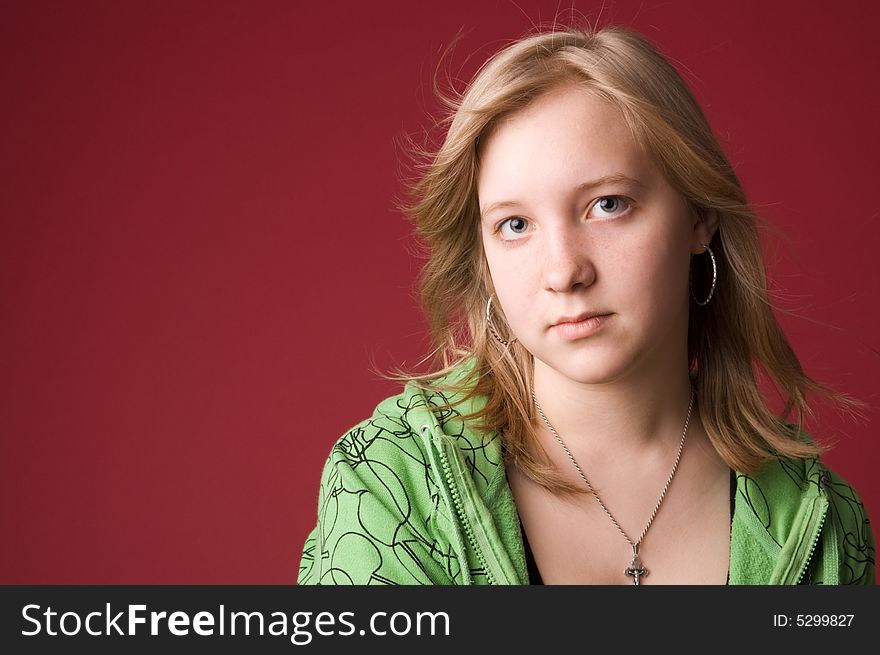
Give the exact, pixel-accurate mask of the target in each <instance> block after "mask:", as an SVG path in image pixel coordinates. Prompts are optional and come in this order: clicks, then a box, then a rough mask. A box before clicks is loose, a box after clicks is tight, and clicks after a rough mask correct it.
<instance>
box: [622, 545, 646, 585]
mask: <svg viewBox="0 0 880 655" xmlns="http://www.w3.org/2000/svg"><path fill="white" fill-rule="evenodd" d="M624 573H625V574H626V575H629V576H632V579H633V584H634V585H638V584H639V579H640V578H641V577H642V576H643V575H648V569H646V568H645V567H644V566H643V565H642V560H641V559H639V546H638V544H634V545H633V559H632V562H630V565H629V567H628V568H626V569H625V570H624Z"/></svg>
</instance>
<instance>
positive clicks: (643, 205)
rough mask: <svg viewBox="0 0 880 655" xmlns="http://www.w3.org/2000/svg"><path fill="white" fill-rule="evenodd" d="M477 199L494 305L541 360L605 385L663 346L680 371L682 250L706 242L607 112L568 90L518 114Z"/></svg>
mask: <svg viewBox="0 0 880 655" xmlns="http://www.w3.org/2000/svg"><path fill="white" fill-rule="evenodd" d="M477 192H478V196H479V203H480V212H481V234H482V239H483V246H484V251H485V253H486V259H487V261H488V264H489V270H490V272H491V275H492V282H493V284H494V287H495V292H496V298H497V303H498V304H500V305H501V308H502V309H503V311H504V314H505V315H506V317H507V322H508V325H509V328H510V331H511V332H512V334H513V336H515V337H516V338H517V339H518V340H519V342H520V343H521V344H522V345H523V346H524V347H525V348H526V349H527V350H528V351H529V352H531V353H532V354H533V355H534V357H535V359H536V366H538V365H540V364H541V363H543V364H544V365H546V366H548V367H550V368H551V369H554V370H555V371H557V372H558V373H560V374H562V375H563V376H565V377H567V378H569V379H571V380H574V381H577V382H580V383H584V384H602V383H607V382H614V381H616V380H620V379H622V378H624V377H625V376H627V375H631V374H633V373H637V372H639V371H640V370H644V367H646V366H647V367H650V366H652V365H655V366H656V365H658V364H657V363H658V362H661V361H668V357H669V353H670V352H673V353H676V354H681V357H682V365H686V360H685V358H686V344H687V323H688V301H689V290H688V283H689V282H688V269H689V263H690V256H691V253H698V252H703V247H702V244H704V243H709V237H710V234H709V232H708V228H707V226H706V224H705V223H704V222H703V221H699V220H697V217H696V214H695V213H694V212H692V211H690V209H689V207H688V205H687V204H686V202H685V200H684V198H683V197H682V196H681V195H680V194H678V193H677V192H676V191H675V190H674V189H673V188H672V187H671V186H670V185H669V183H668V182H667V181H666V179H665V178H664V177H663V175H662V174H661V173H660V171H659V170H658V169H657V168H656V167H655V166H654V164H653V163H652V162H651V160H650V159H649V158H648V157H647V155H646V154H645V153H644V152H643V151H642V149H641V147H640V146H639V145H638V143H636V141H635V140H634V138H633V136H632V135H631V133H630V131H629V129H628V127H627V125H626V123H625V122H624V120H623V118H622V116H621V115H620V114H619V112H618V111H617V110H616V109H615V108H614V107H613V106H612V105H610V104H609V103H607V102H606V101H603V100H602V99H600V98H598V97H596V96H595V95H593V94H591V93H590V92H589V91H586V90H584V89H582V88H578V87H575V86H573V85H568V86H564V87H560V88H557V89H555V90H553V91H551V92H550V93H548V94H547V95H544V96H542V97H540V98H539V99H537V100H536V101H535V102H533V103H532V104H530V105H529V106H528V107H526V108H525V109H524V110H522V111H520V112H517V113H515V114H514V115H512V116H511V117H510V118H508V119H507V120H505V121H503V122H502V123H500V125H499V126H498V127H497V128H496V129H495V131H494V132H493V133H492V134H491V136H490V137H489V139H488V141H487V142H486V143H485V146H484V149H483V153H482V156H481V159H480V170H479V177H478V179H477ZM597 315H598V317H597V318H586V317H590V316H597ZM585 318H586V320H584V319H585ZM496 320H497V319H496ZM670 349H672V350H670ZM664 357H666V359H663V358H664Z"/></svg>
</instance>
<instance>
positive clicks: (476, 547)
mask: <svg viewBox="0 0 880 655" xmlns="http://www.w3.org/2000/svg"><path fill="white" fill-rule="evenodd" d="M426 429H427V430H428V432H430V433H431V436H432V438H433V440H434V441H435V442H436V446H437V451H438V454H439V457H440V468H441V469H442V471H443V478H444V480H445V482H446V488H447V490H448V492H449V497H450V500H451V501H452V502H451V505H452V508H453V510H454V512H455V515H456V518H457V519H458V522H459V525H461V526H462V528H463V529H464V533H465V536H466V537H467V541H468V544H469V545H470V547H471V550H472V551H473V552H474V554H475V555H476V558H477V560H478V561H479V564H480V566H481V567H482V569H483V572H484V573H485V575H486V579H487V581H488V583H489V584H490V585H497V584H498V579H499V578H498V576H497V575H496V569H495V568H493V567H492V566H491V564H490V562H489V561H488V559H487V558H486V556H485V551H484V548H483V546H486V547H487V550H489V551H491V550H492V549H491V548H490V547H488V544H485V543H484V542H485V539H481V538H480V537H481V535H480V534H478V533H477V531H475V530H474V528H473V526H472V525H471V522H470V520H469V518H468V514H467V509H466V508H465V506H464V503H463V502H462V499H461V494H460V493H459V487H458V484H457V483H456V472H455V471H453V466H452V464H451V462H450V461H449V453H448V452H447V451H446V448H445V445H446V444H447V441H448V440H447V439H446V438H445V437H444V436H441V437H437V436H434V434H433V430H432V429H431V426H429V425H423V426H422V432H423V433H424V431H425V430H426ZM464 557H465V561H464V566H466V567H469V564H468V562H467V553H466V552H465V553H464ZM498 573H501V575H502V577H503V575H504V573H503V572H502V571H498Z"/></svg>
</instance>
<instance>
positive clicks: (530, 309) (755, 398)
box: [299, 28, 875, 585]
mask: <svg viewBox="0 0 880 655" xmlns="http://www.w3.org/2000/svg"><path fill="white" fill-rule="evenodd" d="M414 193H415V198H416V201H415V202H414V203H413V205H412V206H411V207H410V208H409V212H410V214H411V216H412V217H413V218H414V220H415V221H416V224H417V226H418V232H419V235H420V236H421V237H422V238H423V239H424V240H425V242H426V243H427V244H428V245H429V246H430V249H431V258H430V261H429V262H428V264H427V265H426V267H425V269H424V271H423V273H422V286H421V290H422V296H423V302H424V305H425V307H426V308H427V312H428V318H429V324H430V328H431V331H432V335H433V337H434V339H435V342H436V344H437V345H438V349H437V351H436V354H437V361H438V366H437V370H436V371H435V372H434V373H433V374H431V375H427V376H416V377H413V378H412V379H410V380H409V382H408V383H407V384H406V387H405V389H404V391H403V393H401V394H400V395H398V396H395V397H392V398H388V399H386V400H385V401H383V402H382V403H381V404H379V406H378V407H377V408H376V410H375V413H374V414H373V416H372V417H371V418H369V419H367V420H365V421H364V422H362V423H360V424H359V425H357V426H355V427H354V428H352V429H351V430H350V431H349V432H348V433H347V434H345V435H344V436H343V437H342V438H341V439H340V440H339V441H338V442H337V443H336V444H335V446H334V447H333V449H332V451H331V453H330V457H329V458H328V460H327V463H326V466H325V468H324V472H323V476H322V479H321V488H320V493H319V501H318V522H317V526H316V527H315V529H314V530H313V531H312V532H311V534H310V535H309V536H308V539H307V541H306V544H305V548H304V551H303V556H302V560H301V563H300V569H299V583H300V584H542V583H543V584H560V583H561V584H635V585H639V584H799V583H814V584H815V583H822V584H874V575H875V573H874V538H873V535H872V533H871V529H870V525H869V521H868V519H867V516H866V513H865V511H864V508H863V506H862V503H861V501H860V500H859V497H858V495H857V494H856V493H855V491H854V490H853V489H852V488H851V487H850V486H849V485H847V483H846V482H845V481H844V480H843V479H842V478H840V477H839V476H838V475H836V474H835V473H833V472H832V471H830V470H829V469H828V468H826V467H825V466H823V464H822V463H821V462H820V460H819V448H818V447H817V445H816V444H815V443H814V442H813V441H812V440H811V439H810V437H809V436H807V435H806V434H805V433H804V432H803V431H802V420H803V416H804V413H805V412H808V411H809V408H808V405H807V402H806V395H807V393H808V392H818V393H822V394H825V395H828V396H830V397H831V398H832V399H834V400H837V401H839V402H841V403H844V404H846V403H848V402H850V401H849V400H848V399H847V398H845V397H843V396H842V395H839V394H836V393H834V392H832V391H831V390H829V389H827V388H826V387H824V386H822V385H820V384H818V383H816V382H814V381H813V380H811V379H810V378H809V377H807V376H806V375H805V374H804V373H803V371H802V369H801V367H800V365H799V363H798V360H797V358H796V356H795V354H794V353H793V352H792V349H791V347H790V346H789V344H788V342H787V341H786V339H785V336H784V335H783V334H782V332H781V330H780V328H779V326H778V324H777V323H776V321H775V319H774V316H773V313H772V310H771V306H770V304H769V302H768V297H767V296H768V294H767V284H766V280H765V277H764V266H763V261H762V258H761V250H760V246H759V241H758V236H757V232H756V221H757V219H756V216H755V215H754V213H753V212H752V210H751V209H750V208H749V206H748V203H747V200H746V197H745V194H744V192H743V189H742V187H741V185H740V183H739V181H738V180H737V177H736V175H735V173H734V171H733V169H732V167H731V165H730V163H729V162H728V161H727V159H726V158H725V156H724V154H723V152H722V150H721V148H720V146H719V144H718V143H717V141H716V140H715V138H714V136H713V135H712V132H711V130H710V128H709V126H708V124H707V122H706V119H705V118H704V116H703V114H702V112H701V110H700V108H699V107H698V105H697V104H696V101H695V100H694V98H693V97H692V95H691V94H690V92H689V90H688V89H687V87H686V85H685V84H684V82H683V81H682V79H681V78H680V77H679V75H678V74H677V73H676V71H675V70H674V69H673V68H672V66H671V65H670V64H669V63H668V62H667V61H666V60H665V59H664V58H663V57H662V56H661V55H660V54H659V53H658V52H657V51H656V50H655V49H654V48H653V47H652V46H651V45H650V44H649V43H648V42H647V41H645V40H644V39H643V38H642V37H640V36H638V35H636V34H633V33H632V32H629V31H626V30H622V29H617V28H606V29H603V30H600V31H597V32H594V33H587V32H581V31H578V30H575V29H569V30H566V31H556V32H551V33H543V34H537V35H534V36H530V37H528V38H525V39H523V40H521V41H519V42H517V43H514V44H513V45H511V46H509V47H508V48H506V49H504V50H503V51H502V52H500V53H498V54H497V55H496V56H494V57H493V58H492V59H491V60H490V61H489V62H488V63H487V64H486V65H485V66H484V67H483V68H482V69H481V71H480V72H479V73H478V75H477V76H476V78H475V79H474V80H473V82H472V83H471V84H470V86H469V88H468V90H467V91H466V93H465V94H464V96H463V98H462V99H461V102H460V104H459V106H458V107H457V109H456V111H455V113H454V116H453V117H452V121H451V124H450V126H449V129H448V133H447V135H446V139H445V142H444V143H443V145H442V147H441V148H440V150H439V152H437V153H436V156H435V157H434V158H433V161H432V165H431V166H430V168H429V170H427V172H426V174H425V176H424V177H423V178H422V179H421V180H420V181H419V183H418V184H417V185H416V187H415V189H414ZM761 376H765V377H766V378H767V379H769V380H771V381H772V382H773V383H774V384H775V385H776V386H777V387H778V389H779V390H780V391H781V392H782V394H783V396H784V398H786V400H787V407H786V411H785V413H784V415H783V416H778V415H776V414H774V413H773V412H772V411H771V409H770V408H769V407H768V405H767V403H766V401H765V399H764V397H763V395H762V394H761V392H760V390H759V379H760V377H761Z"/></svg>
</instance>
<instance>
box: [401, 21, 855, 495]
mask: <svg viewBox="0 0 880 655" xmlns="http://www.w3.org/2000/svg"><path fill="white" fill-rule="evenodd" d="M571 82H574V83H576V84H578V85H580V86H582V87H584V88H587V89H589V90H590V91H592V92H593V93H595V94H597V95H598V96H599V97H601V98H603V99H605V100H607V101H608V102H610V103H612V104H613V105H614V106H615V107H616V108H617V109H618V110H619V111H620V113H621V115H622V116H623V118H624V120H625V121H626V123H627V125H628V126H629V128H630V130H631V131H632V133H633V135H634V137H635V139H636V140H637V141H638V142H639V143H640V144H641V145H642V147H644V148H645V150H646V152H647V153H648V155H649V156H650V157H651V159H652V160H653V161H654V163H655V164H656V165H657V166H658V167H659V169H660V170H661V172H662V173H663V174H664V175H665V177H666V179H667V180H668V181H669V183H670V184H671V185H672V186H673V188H675V189H676V190H677V191H678V192H679V193H680V194H681V195H682V196H683V197H684V198H685V199H686V200H687V202H688V203H689V205H690V206H691V208H692V209H693V210H694V211H696V212H698V213H701V214H704V215H705V214H706V213H710V212H714V213H715V214H716V216H717V218H718V229H717V231H716V233H715V235H714V236H713V238H712V241H711V247H712V250H713V251H714V254H715V258H716V261H717V267H718V284H717V288H716V289H715V292H714V297H713V299H712V302H710V303H709V304H708V305H706V306H705V307H701V306H697V305H696V304H695V303H693V304H691V310H690V317H689V327H688V356H689V359H690V366H691V369H692V373H693V374H694V388H695V391H696V396H697V401H698V403H699V406H700V408H701V417H702V421H703V425H704V428H705V430H706V432H707V434H708V436H709V438H710V439H711V442H712V444H713V445H714V447H715V448H716V450H717V451H718V453H719V454H720V456H721V457H722V458H723V459H724V460H725V461H726V462H727V464H728V465H729V466H730V467H732V468H734V469H735V470H738V471H742V472H746V473H753V472H755V471H757V470H759V469H760V468H761V467H762V466H763V464H764V463H766V462H767V461H769V460H771V459H776V458H783V457H785V458H805V457H812V456H815V455H818V454H819V452H820V450H821V447H820V446H818V445H817V444H815V443H814V442H812V440H809V439H807V440H805V439H803V438H802V437H803V435H802V428H803V420H804V415H805V414H812V410H811V408H810V406H809V405H808V403H807V398H806V396H807V393H808V392H809V391H814V392H819V393H820V394H822V395H825V396H827V397H830V398H831V399H833V400H834V401H836V402H839V403H841V404H843V405H848V406H855V405H858V404H859V403H858V401H855V400H853V399H850V398H849V397H847V396H845V395H843V394H839V393H837V392H835V391H833V390H831V389H829V388H828V387H826V386H824V385H822V384H819V383H817V382H816V381H814V380H812V379H811V378H810V377H808V376H807V375H806V374H805V373H804V371H803V370H802V368H801V365H800V363H799V361H798V358H797V356H796V355H795V353H794V351H793V350H792V348H791V346H790V345H789V343H788V341H787V339H786V337H785V335H784V334H783V332H782V330H781V328H780V326H779V324H778V323H777V321H776V319H775V317H774V315H773V309H772V306H771V304H770V302H769V298H768V291H767V280H766V277H765V271H764V262H763V257H762V254H761V247H760V242H759V238H758V230H757V227H758V225H759V222H760V219H759V218H758V216H757V215H756V214H755V212H754V211H753V210H752V209H751V207H750V206H749V204H748V202H747V199H746V196H745V192H744V191H743V188H742V186H741V184H740V182H739V180H738V179H737V176H736V174H735V172H734V170H733V168H732V166H731V165H730V163H729V162H728V160H727V158H726V157H725V155H724V153H723V151H722V149H721V146H720V145H719V143H718V141H717V140H716V139H715V136H714V135H713V133H712V130H711V128H710V127H709V124H708V122H707V121H706V118H705V116H704V115H703V112H702V110H701V109H700V107H699V105H698V103H697V102H696V100H695V99H694V97H693V96H692V94H691V92H690V90H689V89H688V87H687V85H686V84H685V82H684V81H683V80H682V78H681V77H680V76H679V74H678V72H677V71H676V70H675V69H674V68H673V67H672V66H671V65H670V64H669V62H668V61H667V60H666V59H665V58H664V57H663V56H662V55H661V54H660V53H659V52H658V51H657V50H656V49H655V48H654V46H653V45H651V44H650V43H649V42H648V41H647V40H646V39H645V38H644V37H642V36H640V35H638V34H635V33H633V32H631V31H629V30H626V29H623V28H617V27H606V28H603V29H601V30H597V31H591V30H584V29H579V28H573V27H569V28H565V29H563V30H554V31H550V32H543V33H538V34H534V35H531V36H528V37H526V38H524V39H521V40H519V41H517V42H515V43H513V44H512V45H510V46H508V47H506V48H504V49H503V50H501V51H500V52H498V53H497V54H496V55H495V56H493V57H492V58H491V59H489V61H487V62H486V63H485V64H484V65H483V67H482V68H481V69H480V70H479V71H478V73H477V74H476V76H475V78H474V79H473V81H472V82H471V83H470V85H469V86H468V88H467V89H466V91H465V92H464V94H463V95H462V96H460V97H459V98H457V99H455V100H452V101H451V103H450V109H451V111H450V114H449V115H448V116H447V118H446V119H445V121H444V125H445V124H446V123H448V130H447V132H446V136H445V140H444V141H443V143H442V145H441V146H440V147H439V149H438V150H437V151H436V152H434V153H422V154H427V155H428V158H429V160H428V163H427V165H426V166H425V167H424V173H423V174H422V175H421V176H420V177H419V178H418V180H417V181H416V182H415V183H414V184H413V185H412V186H411V188H410V194H411V195H410V200H409V201H408V202H406V203H401V207H402V209H403V210H404V211H405V212H406V213H407V214H408V215H409V216H410V217H411V218H412V219H413V221H414V222H415V225H416V234H417V236H418V237H419V238H420V239H421V240H422V242H423V243H424V244H425V245H426V246H427V249H428V252H429V259H428V261H427V263H426V265H425V266H424V268H423V270H422V273H421V276H420V292H421V299H422V303H423V306H424V309H425V312H426V316H427V320H428V326H429V330H430V334H431V337H432V340H433V343H434V346H435V350H434V351H433V353H432V354H431V355H429V357H432V358H433V360H434V370H433V371H432V372H431V373H429V374H425V375H415V374H405V373H402V372H400V371H398V372H397V374H396V375H393V376H389V377H393V378H395V379H399V380H410V381H412V382H413V383H415V384H417V385H418V386H421V387H423V388H425V389H429V390H433V391H441V392H449V391H452V392H456V395H454V396H453V397H454V398H455V400H454V401H452V402H451V404H450V405H446V407H447V408H448V407H451V406H454V405H457V404H458V403H460V402H462V401H464V400H466V399H470V398H474V397H481V398H484V399H485V403H482V402H481V403H479V404H478V408H477V409H476V410H475V411H473V412H470V413H469V414H466V415H464V417H463V418H466V419H477V427H478V429H480V430H482V431H484V432H499V433H500V434H501V435H502V438H503V444H504V451H505V458H507V460H508V461H512V462H514V463H515V464H516V465H517V466H518V467H519V468H520V470H521V471H522V472H523V473H524V474H525V475H526V476H527V477H529V478H531V479H532V480H534V481H535V482H537V483H539V484H541V485H542V486H544V487H545V488H547V489H548V490H550V491H552V492H554V493H563V494H564V493H577V492H581V491H584V489H582V488H581V487H578V486H575V485H573V484H571V483H570V482H567V481H566V480H565V478H564V477H563V476H561V475H560V474H559V472H558V471H557V470H556V469H555V468H554V467H553V465H552V464H551V463H550V461H549V459H547V458H546V455H541V454H539V453H542V452H543V451H542V450H541V449H540V448H537V447H536V444H537V441H536V433H535V425H536V412H535V407H534V403H533V401H532V383H533V381H532V371H533V368H532V367H533V358H532V355H531V354H530V353H529V352H528V351H526V350H525V348H524V347H523V346H521V345H520V344H519V343H518V342H513V343H512V344H511V345H509V346H506V347H505V346H504V345H502V344H501V343H500V342H499V341H498V340H497V339H494V338H492V337H491V336H490V335H489V333H488V331H487V324H486V316H485V312H486V303H487V299H488V298H489V296H490V294H491V293H492V281H491V278H490V275H489V270H488V265H487V263H486V257H485V255H484V253H483V248H482V240H481V236H480V231H479V208H478V201H477V192H476V179H477V172H478V168H479V163H480V153H481V145H482V144H484V143H485V141H486V139H487V138H488V136H489V135H490V134H491V133H492V130H493V129H494V128H495V127H496V126H497V125H498V124H499V121H500V120H502V119H503V118H505V117H508V116H510V115H511V114H513V113H515V112H517V111H520V110H522V109H523V108H525V107H526V106H527V105H529V103H531V102H533V101H534V100H535V99H537V98H539V97H541V96H542V95H544V94H546V93H547V92H548V91H550V90H551V89H554V88H557V87H558V86H560V85H562V84H565V83H571ZM698 259H700V260H706V259H707V258H705V257H700V258H698ZM700 274H702V275H703V276H705V275H711V273H706V271H700V272H699V273H697V272H695V273H694V277H698V276H699V275H700ZM495 312H496V313H495V317H494V318H493V323H494V324H495V325H496V326H498V329H500V330H503V329H504V328H503V327H502V326H504V325H505V321H504V319H503V315H502V314H501V312H500V310H499V309H497V308H496V310H495ZM505 338H508V339H509V337H505ZM471 358H473V361H474V363H475V365H474V367H473V371H472V373H473V374H472V375H470V376H467V377H466V378H464V379H459V380H458V381H456V382H454V383H453V384H438V383H437V379H438V378H439V377H441V376H444V375H446V374H448V373H450V372H451V371H452V370H453V369H455V368H456V367H458V366H459V365H460V364H462V362H463V361H465V360H467V359H471ZM426 359H427V358H426ZM423 361H424V360H423ZM762 376H764V377H766V378H767V379H768V380H770V381H772V383H773V384H775V386H776V389H777V390H778V392H779V394H780V396H781V397H782V398H783V399H784V401H785V408H784V410H783V412H782V415H781V416H780V415H777V414H775V413H774V412H773V411H772V410H771V409H770V407H769V405H768V403H767V400H766V399H765V397H764V396H763V394H762V393H761V390H760V388H759V382H758V381H759V378H760V377H762ZM792 414H793V422H792V421H791V420H790V417H791V416H792Z"/></svg>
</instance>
